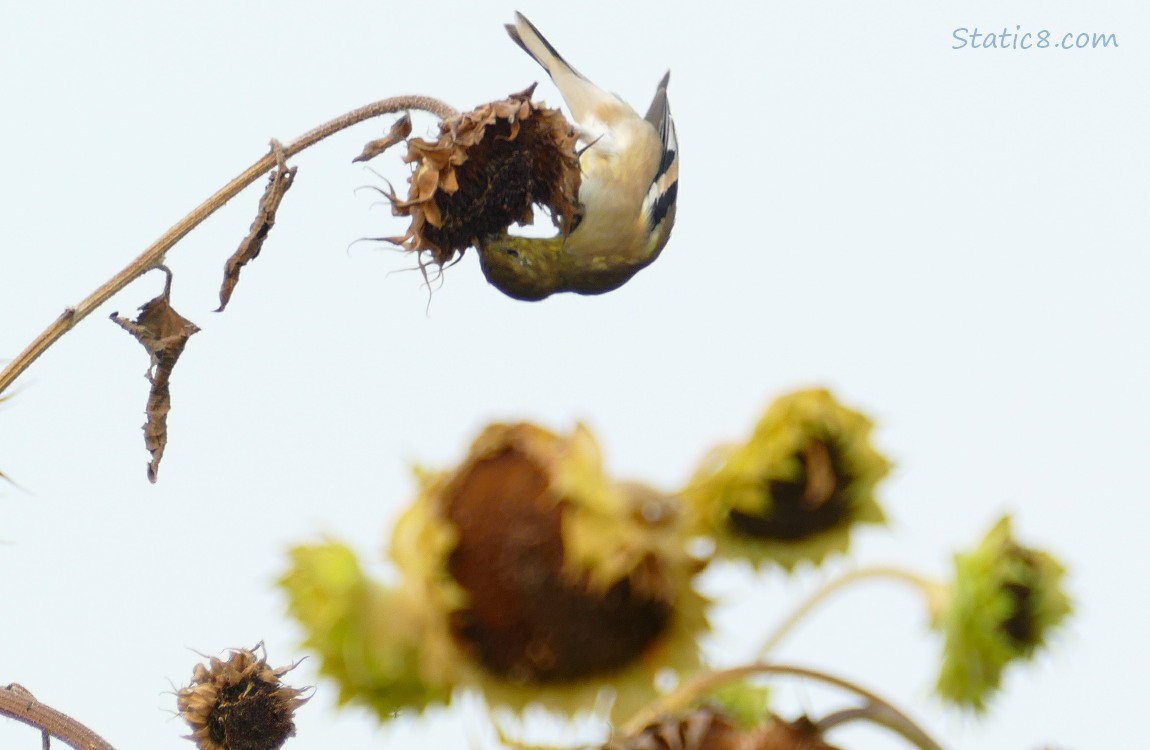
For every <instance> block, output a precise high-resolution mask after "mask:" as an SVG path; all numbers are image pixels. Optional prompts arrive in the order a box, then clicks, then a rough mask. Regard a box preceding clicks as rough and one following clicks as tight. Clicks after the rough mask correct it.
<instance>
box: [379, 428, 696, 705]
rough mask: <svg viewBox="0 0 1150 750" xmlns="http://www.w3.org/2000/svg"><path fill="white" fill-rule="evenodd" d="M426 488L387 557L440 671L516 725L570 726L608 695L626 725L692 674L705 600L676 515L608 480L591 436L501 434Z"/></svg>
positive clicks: (491, 434)
mask: <svg viewBox="0 0 1150 750" xmlns="http://www.w3.org/2000/svg"><path fill="white" fill-rule="evenodd" d="M420 479H421V489H420V493H419V496H418V497H417V499H416V501H415V503H414V504H413V505H412V507H411V508H410V509H409V510H408V511H407V513H406V514H405V515H404V517H403V518H402V519H401V520H400V522H399V523H398V524H397V526H396V528H395V533H394V538H393V542H392V555H393V557H394V559H395V561H396V563H397V564H398V566H399V568H400V571H401V573H402V574H403V579H404V583H403V585H404V587H406V588H407V589H408V590H410V591H412V596H411V600H413V601H416V600H417V601H420V602H422V603H423V604H424V606H425V611H424V612H423V613H422V616H421V618H422V621H423V622H424V623H425V628H424V631H423V639H422V647H423V649H424V653H425V654H426V655H427V656H428V660H429V662H433V663H434V665H435V666H434V668H433V671H437V672H438V673H441V674H443V675H445V676H448V677H447V679H449V680H450V681H452V682H456V683H458V684H463V685H472V686H475V687H478V688H479V689H481V690H482V691H483V693H484V695H485V697H486V698H487V700H488V702H489V703H491V704H493V705H503V706H507V707H510V708H512V709H516V710H518V709H521V708H523V707H525V706H527V705H528V704H530V703H535V702H538V703H541V704H543V705H544V706H546V707H548V708H553V709H559V710H562V711H565V712H567V713H575V712H577V711H579V710H586V709H588V708H590V707H592V706H594V705H596V703H597V702H598V700H599V699H601V698H602V697H603V696H601V695H600V693H601V691H602V690H603V689H604V688H606V687H607V686H610V688H611V689H613V691H614V699H615V700H614V704H613V709H614V711H615V712H616V713H617V714H620V715H622V714H626V713H629V712H632V711H634V710H636V709H637V708H638V707H639V706H640V705H642V703H643V702H645V701H646V700H648V699H649V698H651V697H652V696H653V695H654V682H655V677H656V675H657V674H658V673H660V672H661V671H663V670H666V669H671V670H676V671H682V670H686V669H689V668H692V667H694V666H695V665H696V664H697V660H698V651H697V644H696V635H697V634H698V633H699V632H700V631H701V630H703V629H705V627H706V621H705V617H704V613H703V608H704V600H703V599H702V597H700V596H699V595H698V594H697V593H696V592H695V591H694V590H693V588H692V585H691V582H692V577H693V576H694V574H695V573H696V572H697V571H698V569H699V565H698V563H697V562H696V561H695V560H694V559H692V558H691V557H689V556H688V555H687V553H686V552H685V551H684V550H685V545H684V541H685V539H684V534H683V532H684V529H683V527H682V524H681V517H680V514H679V513H678V510H677V506H676V505H675V504H673V503H672V501H671V499H670V498H668V497H666V496H664V495H662V494H660V493H658V492H657V491H655V490H653V489H651V488H649V487H646V486H643V485H638V484H631V483H621V482H614V481H611V480H610V479H608V478H607V477H606V476H605V475H604V473H603V470H602V465H601V460H600V456H599V450H598V446H597V444H596V442H595V440H594V438H593V437H592V436H591V434H590V432H588V431H587V430H586V428H584V427H582V426H579V427H577V428H576V429H575V431H574V433H573V434H572V435H570V436H568V437H561V436H559V435H556V434H553V433H551V432H548V431H547V430H544V429H542V428H540V427H537V426H535V425H532V424H514V425H503V424H496V425H491V426H489V427H488V428H487V429H486V430H484V431H483V433H482V434H481V435H480V436H479V437H478V438H477V439H476V440H475V442H474V443H473V445H472V446H471V450H470V452H469V454H468V456H467V458H466V459H465V460H464V461H463V463H462V464H460V465H459V466H458V467H457V468H456V469H454V470H452V471H446V472H439V473H423V474H422V476H421V477H420Z"/></svg>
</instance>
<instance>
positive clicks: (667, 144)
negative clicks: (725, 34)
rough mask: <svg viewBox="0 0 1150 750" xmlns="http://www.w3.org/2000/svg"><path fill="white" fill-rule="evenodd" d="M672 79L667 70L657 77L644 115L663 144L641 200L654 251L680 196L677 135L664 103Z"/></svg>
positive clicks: (665, 233) (664, 240) (661, 242)
mask: <svg viewBox="0 0 1150 750" xmlns="http://www.w3.org/2000/svg"><path fill="white" fill-rule="evenodd" d="M670 80H671V73H670V71H668V72H667V74H666V75H665V76H663V80H661V81H659V87H658V89H657V90H656V91H655V98H654V99H653V100H651V106H650V107H649V108H648V109H647V116H646V117H645V118H644V119H645V120H647V122H649V123H651V125H652V126H653V127H654V128H655V131H656V132H657V133H658V134H659V141H660V143H661V144H662V149H663V150H662V155H661V156H660V158H659V167H658V169H656V170H655V176H654V177H653V178H652V179H651V187H650V188H649V189H648V191H647V197H646V199H644V201H643V208H642V211H643V215H644V216H645V217H646V219H647V227H648V228H649V229H650V231H651V234H652V237H653V239H654V242H655V246H654V251H658V250H659V249H661V248H662V247H663V245H665V244H666V243H667V239H668V238H669V237H670V235H671V225H672V224H674V222H675V203H676V200H677V199H678V197H679V139H678V138H677V137H676V135H675V121H674V120H672V119H671V107H670V105H669V104H668V103H667V84H668V83H669V82H670Z"/></svg>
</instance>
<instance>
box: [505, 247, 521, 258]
mask: <svg viewBox="0 0 1150 750" xmlns="http://www.w3.org/2000/svg"><path fill="white" fill-rule="evenodd" d="M507 254H508V255H510V256H511V257H512V258H518V257H519V251H518V250H516V249H514V248H510V247H509V248H507Z"/></svg>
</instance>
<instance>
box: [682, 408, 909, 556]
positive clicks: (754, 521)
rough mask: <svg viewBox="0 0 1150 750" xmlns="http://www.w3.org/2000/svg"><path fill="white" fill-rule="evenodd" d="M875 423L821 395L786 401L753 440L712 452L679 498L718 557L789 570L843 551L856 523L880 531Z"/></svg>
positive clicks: (883, 468)
mask: <svg viewBox="0 0 1150 750" xmlns="http://www.w3.org/2000/svg"><path fill="white" fill-rule="evenodd" d="M872 427H873V425H872V423H871V421H870V420H869V419H867V417H866V416H864V415H863V414H860V413H859V412H856V411H853V410H851V409H848V408H847V407H845V406H843V405H841V404H839V403H838V401H836V400H835V399H834V397H833V396H831V394H830V392H829V391H826V390H822V389H812V390H802V391H797V392H795V393H791V394H788V395H785V396H782V397H780V398H778V399H776V400H775V402H774V403H772V404H771V406H770V408H768V409H767V412H766V414H764V415H763V417H762V418H761V419H760V420H759V423H758V424H757V425H756V426H755V429H754V432H753V433H752V435H751V438H750V439H749V440H748V441H747V442H745V443H743V444H741V445H735V446H728V447H723V448H720V449H717V450H716V451H713V452H712V454H711V455H710V456H708V457H707V458H706V459H705V460H704V462H703V466H702V467H701V468H700V469H699V470H698V472H697V473H696V475H695V477H694V478H693V479H692V480H691V482H690V483H689V484H688V486H687V487H686V488H685V489H684V491H683V493H682V494H683V496H684V498H685V499H686V501H687V504H688V506H689V508H690V512H691V514H692V518H693V520H692V524H691V525H692V526H693V527H694V528H695V529H696V530H697V531H698V532H700V533H701V534H704V535H706V536H709V537H711V538H713V539H714V540H715V545H716V552H717V554H719V555H722V556H726V557H734V558H743V559H747V560H750V561H751V562H752V563H754V564H756V565H759V564H763V563H768V562H774V563H777V564H779V565H781V566H783V567H784V568H786V569H788V570H791V569H793V568H794V567H795V565H797V564H798V563H799V562H802V561H809V562H812V563H815V564H818V563H821V562H822V561H823V559H824V558H825V557H826V556H827V555H828V554H829V553H841V552H845V551H846V550H847V548H848V546H849V543H850V533H851V530H852V529H853V528H854V527H855V526H856V525H857V524H860V523H883V522H884V520H885V518H884V515H883V512H882V509H881V508H880V507H879V505H878V502H877V501H876V499H875V487H876V485H877V484H878V482H879V481H880V480H881V479H882V478H883V477H885V476H886V475H887V473H888V472H889V471H890V462H889V461H887V459H886V458H885V457H884V456H883V455H882V454H881V453H879V452H878V451H877V450H876V449H875V448H874V446H873V445H872V444H871V441H870V432H871V428H872Z"/></svg>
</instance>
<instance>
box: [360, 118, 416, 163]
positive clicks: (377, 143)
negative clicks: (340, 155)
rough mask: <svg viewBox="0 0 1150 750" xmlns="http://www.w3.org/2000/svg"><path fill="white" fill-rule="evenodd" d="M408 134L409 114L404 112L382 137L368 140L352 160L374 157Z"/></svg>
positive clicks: (409, 131) (409, 127)
mask: <svg viewBox="0 0 1150 750" xmlns="http://www.w3.org/2000/svg"><path fill="white" fill-rule="evenodd" d="M409 135H411V115H410V114H408V113H405V114H404V115H403V117H401V118H399V119H398V120H396V121H395V124H394V125H392V126H391V130H389V131H387V135H385V136H384V137H382V138H377V139H376V140H374V141H369V142H368V143H367V144H366V145H365V146H364V147H363V151H361V152H360V154H359V156H357V157H355V158H354V159H352V161H353V162H356V161H367V160H368V159H374V158H375V157H377V156H379V155H380V154H382V153H383V152H384V151H386V150H388V149H389V148H391V147H392V146H394V145H395V144H397V143H400V142H401V141H403V140H405V139H406V138H407V136H409Z"/></svg>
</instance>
